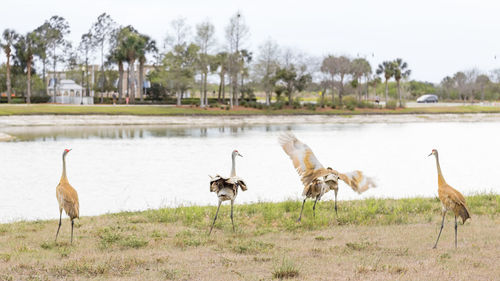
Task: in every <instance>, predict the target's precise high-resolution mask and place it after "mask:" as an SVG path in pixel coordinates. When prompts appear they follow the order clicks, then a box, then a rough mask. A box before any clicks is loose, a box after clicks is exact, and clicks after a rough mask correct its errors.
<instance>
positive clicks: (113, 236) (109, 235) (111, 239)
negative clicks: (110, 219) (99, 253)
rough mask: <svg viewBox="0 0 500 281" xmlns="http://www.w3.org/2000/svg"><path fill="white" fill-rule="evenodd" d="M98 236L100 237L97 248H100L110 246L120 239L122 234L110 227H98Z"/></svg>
mask: <svg viewBox="0 0 500 281" xmlns="http://www.w3.org/2000/svg"><path fill="white" fill-rule="evenodd" d="M98 236H99V238H100V240H99V248H101V249H102V250H104V249H107V248H109V247H111V246H112V245H113V244H114V243H116V242H118V241H119V240H121V239H122V236H121V235H120V234H118V233H116V231H115V230H113V229H111V228H110V227H105V228H102V229H100V230H99V231H98Z"/></svg>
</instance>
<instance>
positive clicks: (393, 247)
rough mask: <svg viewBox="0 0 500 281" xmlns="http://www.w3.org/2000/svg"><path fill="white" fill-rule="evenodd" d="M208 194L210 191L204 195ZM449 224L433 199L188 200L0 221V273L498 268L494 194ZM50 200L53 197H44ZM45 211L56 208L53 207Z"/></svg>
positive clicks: (392, 274)
mask: <svg viewBox="0 0 500 281" xmlns="http://www.w3.org/2000/svg"><path fill="white" fill-rule="evenodd" d="M214 200H215V198H214ZM466 200H467V202H468V204H469V208H470V211H471V213H472V220H470V221H468V222H467V223H466V224H465V225H459V227H458V249H455V248H454V240H453V239H454V238H453V237H454V230H453V218H452V215H448V216H447V219H446V222H445V228H444V230H443V234H442V236H441V240H440V243H439V245H438V249H437V250H433V249H431V247H432V245H433V242H434V241H435V239H436V237H437V234H438V231H439V225H440V219H441V216H440V209H441V206H440V203H439V200H438V199H436V198H409V199H399V200H393V199H366V200H357V201H341V202H340V204H339V214H338V217H336V216H335V212H334V210H333V202H331V201H326V202H320V203H318V206H317V209H316V217H315V218H314V217H313V216H312V210H311V209H312V202H311V201H308V203H306V207H305V211H304V216H303V220H302V222H301V223H297V222H296V219H297V216H298V214H299V211H300V206H301V202H299V201H286V202H281V203H254V204H244V205H236V206H235V216H234V217H235V223H236V232H235V233H233V232H232V228H231V222H230V219H229V206H227V205H224V206H223V207H221V211H220V214H219V219H218V221H217V223H216V226H215V228H214V232H213V233H212V235H211V236H208V235H207V233H208V230H209V227H210V224H211V221H212V219H213V215H214V214H215V210H216V207H212V206H192V207H179V208H165V209H158V210H148V211H143V212H122V213H116V214H108V215H102V216H96V217H82V218H81V220H80V221H77V223H76V224H75V225H76V227H75V241H74V243H73V245H70V244H69V238H70V223H69V221H68V220H67V219H65V220H63V226H62V228H61V233H60V235H59V240H58V243H57V244H56V243H54V236H55V232H56V230H57V221H56V220H50V221H31V222H16V223H10V224H1V225H0V260H1V262H0V280H68V279H78V280H90V279H97V280H270V279H276V278H286V277H288V278H293V279H292V280H333V279H341V280H347V279H350V280H363V279H370V280H396V279H398V280H443V279H449V280H493V279H495V278H497V277H498V276H499V274H500V260H499V259H498V253H499V252H500V234H499V233H500V219H499V214H500V195H496V194H481V195H474V196H468V197H467V198H466ZM54 204H56V203H55V202H54ZM54 212H57V208H56V207H54Z"/></svg>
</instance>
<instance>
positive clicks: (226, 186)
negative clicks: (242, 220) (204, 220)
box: [208, 150, 247, 235]
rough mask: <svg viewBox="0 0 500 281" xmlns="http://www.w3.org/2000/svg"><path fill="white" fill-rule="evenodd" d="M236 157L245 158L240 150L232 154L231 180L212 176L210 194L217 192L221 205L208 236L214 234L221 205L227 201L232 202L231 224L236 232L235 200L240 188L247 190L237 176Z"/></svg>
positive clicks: (218, 207)
mask: <svg viewBox="0 0 500 281" xmlns="http://www.w3.org/2000/svg"><path fill="white" fill-rule="evenodd" d="M236 156H240V157H243V155H241V154H240V153H239V152H238V150H233V152H232V154H231V159H232V167H231V175H230V176H229V178H223V177H221V176H219V175H216V176H215V177H212V176H210V178H211V180H210V192H215V193H216V194H217V198H219V205H218V206H217V212H216V213H215V217H214V222H213V223H212V226H211V227H210V232H209V233H208V235H210V234H211V233H212V229H213V228H214V225H215V221H216V220H217V216H218V214H219V209H220V205H221V203H222V202H223V201H227V200H231V223H232V225H233V231H235V230H234V221H233V205H234V199H236V196H237V195H238V187H239V188H241V190H243V191H246V190H247V186H246V184H245V182H244V181H243V180H242V179H241V178H239V177H238V176H236Z"/></svg>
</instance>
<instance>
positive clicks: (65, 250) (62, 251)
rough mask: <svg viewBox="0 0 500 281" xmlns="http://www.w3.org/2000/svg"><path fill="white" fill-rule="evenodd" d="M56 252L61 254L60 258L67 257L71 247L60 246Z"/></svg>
mask: <svg viewBox="0 0 500 281" xmlns="http://www.w3.org/2000/svg"><path fill="white" fill-rule="evenodd" d="M57 252H58V253H59V255H61V258H67V257H69V254H70V253H71V248H70V247H60V248H58V249H57Z"/></svg>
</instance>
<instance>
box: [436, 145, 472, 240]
mask: <svg viewBox="0 0 500 281" xmlns="http://www.w3.org/2000/svg"><path fill="white" fill-rule="evenodd" d="M431 155H434V156H436V166H437V173H438V195H439V200H441V206H442V209H441V212H442V214H443V220H442V221H441V229H439V234H438V237H437V240H436V243H435V244H434V247H432V248H433V249H436V248H437V243H438V241H439V237H440V236H441V231H443V226H444V218H445V216H446V212H447V211H449V210H452V211H453V213H454V214H455V248H456V247H457V216H460V217H461V218H462V224H464V223H465V221H466V220H467V219H468V218H470V215H469V210H468V209H467V204H466V203H465V198H464V196H463V195H462V194H461V193H460V192H458V190H456V189H454V188H453V187H451V186H449V185H448V184H447V183H446V181H445V180H444V177H443V174H442V172H441V166H440V165H439V155H438V151H437V150H436V149H433V150H432V152H431V154H429V156H431Z"/></svg>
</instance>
